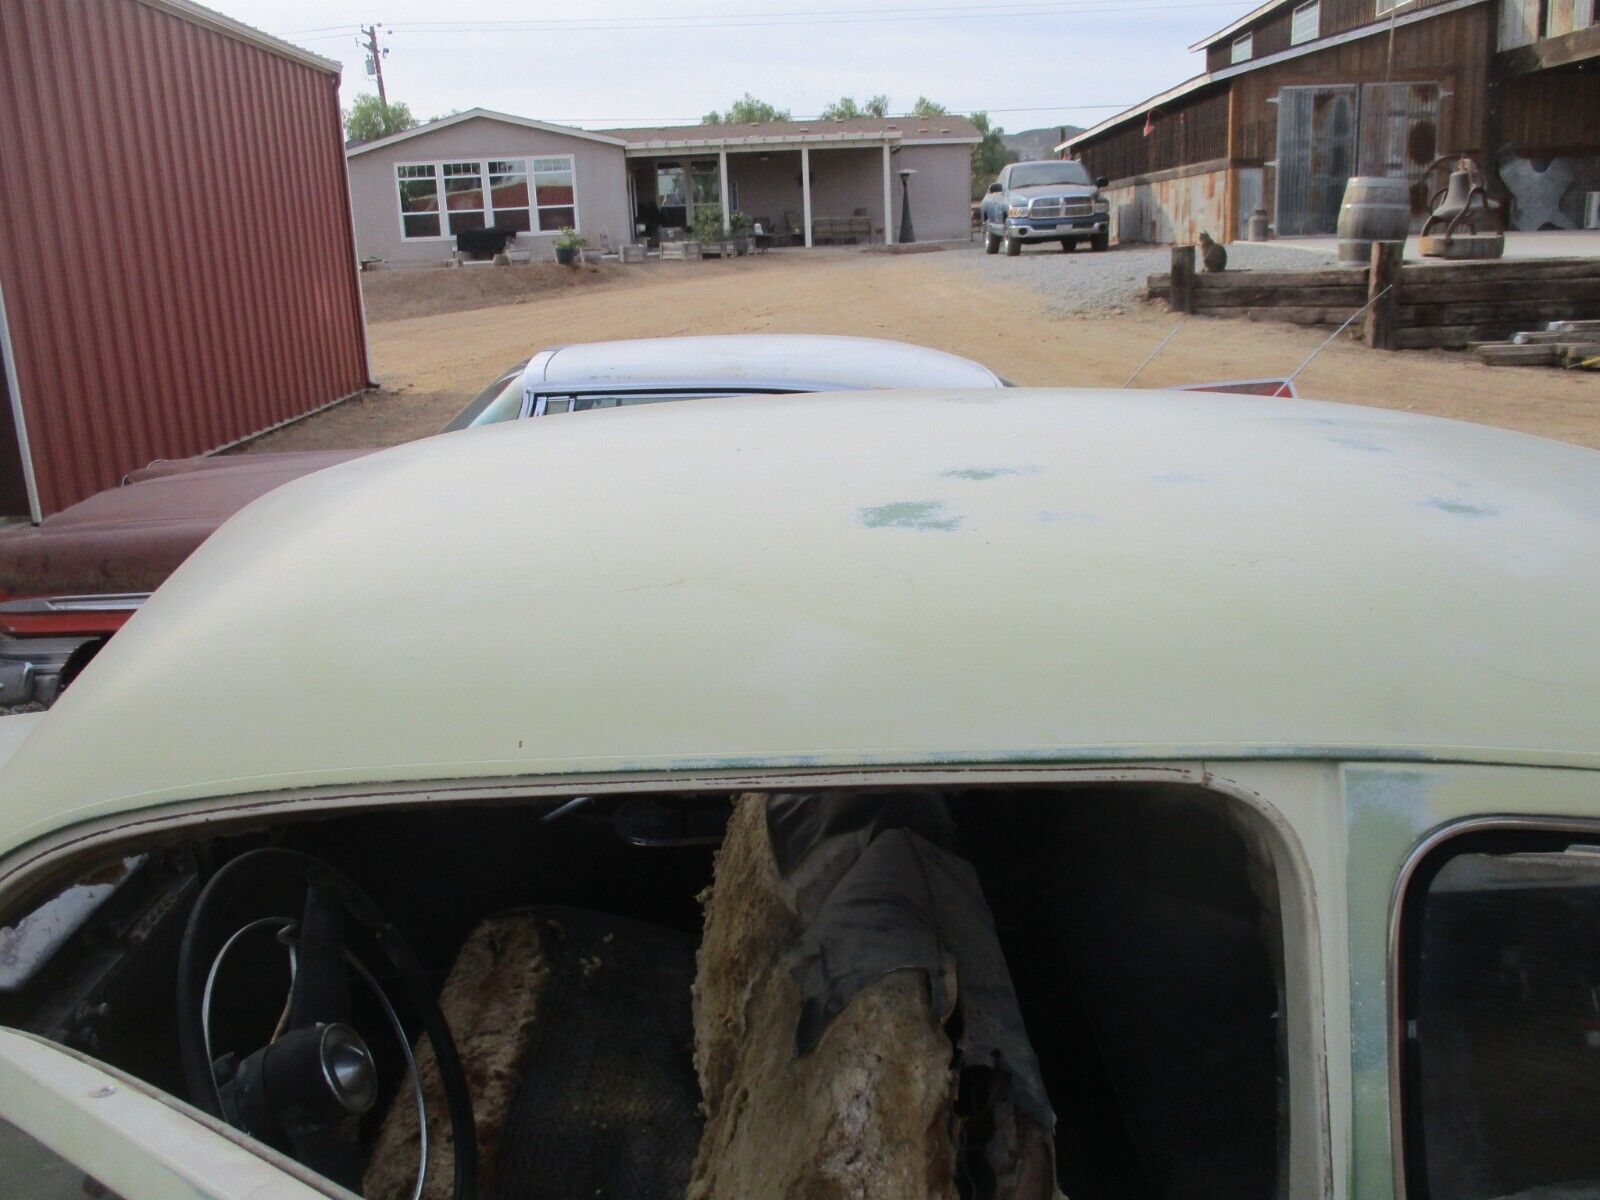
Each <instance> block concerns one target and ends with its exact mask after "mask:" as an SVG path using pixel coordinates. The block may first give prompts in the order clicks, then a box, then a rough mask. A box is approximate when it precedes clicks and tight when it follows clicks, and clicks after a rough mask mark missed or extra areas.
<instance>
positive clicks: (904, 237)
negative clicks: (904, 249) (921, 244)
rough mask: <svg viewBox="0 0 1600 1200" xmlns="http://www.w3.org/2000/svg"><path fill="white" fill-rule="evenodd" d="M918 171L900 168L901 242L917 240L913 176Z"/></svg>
mask: <svg viewBox="0 0 1600 1200" xmlns="http://www.w3.org/2000/svg"><path fill="white" fill-rule="evenodd" d="M916 173H917V172H916V170H915V169H914V168H912V167H901V168H900V238H899V240H900V242H901V244H906V243H909V242H914V241H916V240H917V231H916V230H915V229H914V228H912V225H911V188H910V183H911V177H912V176H913V175H915V174H916Z"/></svg>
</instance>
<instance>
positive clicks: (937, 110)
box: [911, 96, 950, 117]
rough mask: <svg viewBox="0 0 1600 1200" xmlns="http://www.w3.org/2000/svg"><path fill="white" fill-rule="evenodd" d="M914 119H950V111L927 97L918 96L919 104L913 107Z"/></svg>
mask: <svg viewBox="0 0 1600 1200" xmlns="http://www.w3.org/2000/svg"><path fill="white" fill-rule="evenodd" d="M911 115H912V116H913V117H948V116H949V115H950V110H949V109H948V108H946V107H945V106H944V105H942V104H935V103H934V102H933V101H932V100H929V99H928V98H927V97H926V96H918V97H917V102H916V103H915V104H913V105H912V106H911Z"/></svg>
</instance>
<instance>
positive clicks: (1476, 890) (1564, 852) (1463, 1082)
mask: <svg viewBox="0 0 1600 1200" xmlns="http://www.w3.org/2000/svg"><path fill="white" fill-rule="evenodd" d="M1449 845H1450V846H1451V849H1450V850H1449V851H1448V852H1446V853H1444V854H1442V855H1436V856H1435V857H1434V858H1433V859H1431V860H1430V861H1429V862H1428V864H1426V867H1425V869H1424V870H1422V871H1419V873H1418V875H1417V876H1416V877H1415V880H1414V883H1413V884H1412V886H1411V890H1410V897H1409V900H1408V911H1407V922H1406V925H1405V926H1404V934H1403V942H1402V945H1403V946H1404V947H1405V951H1404V957H1403V959H1402V963H1403V968H1404V973H1403V975H1402V978H1403V979H1404V980H1405V981H1406V985H1407V986H1406V1005H1407V1011H1406V1012H1405V1014H1404V1016H1405V1020H1406V1024H1405V1026H1404V1030H1405V1043H1404V1054H1403V1064H1404V1068H1405V1071H1406V1075H1405V1078H1404V1081H1403V1090H1404V1094H1405V1099H1406V1115H1407V1130H1406V1133H1407V1137H1406V1146H1405V1150H1406V1165H1407V1183H1408V1194H1409V1195H1411V1196H1412V1197H1431V1198H1432V1200H1491V1198H1493V1200H1500V1198H1507V1200H1509V1198H1511V1197H1516V1198H1517V1200H1534V1197H1538V1198H1539V1200H1566V1198H1568V1197H1579V1196H1584V1197H1591V1196H1600V833H1596V834H1595V835H1594V836H1592V837H1588V838H1585V837H1581V836H1574V835H1570V834H1567V835H1523V834H1519V835H1517V837H1516V840H1514V841H1506V840H1505V839H1504V838H1503V837H1502V838H1501V839H1498V840H1495V839H1490V840H1488V841H1484V840H1477V841H1475V842H1466V843H1461V844H1456V843H1451V844H1449Z"/></svg>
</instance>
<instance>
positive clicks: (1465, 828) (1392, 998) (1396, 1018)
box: [1385, 816, 1600, 1200]
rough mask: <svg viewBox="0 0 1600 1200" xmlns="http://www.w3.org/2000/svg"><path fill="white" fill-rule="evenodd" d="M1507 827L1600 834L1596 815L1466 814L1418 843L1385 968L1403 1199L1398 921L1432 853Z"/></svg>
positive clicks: (1395, 1149)
mask: <svg viewBox="0 0 1600 1200" xmlns="http://www.w3.org/2000/svg"><path fill="white" fill-rule="evenodd" d="M1496 830H1511V831H1514V832H1519V833H1552V834H1554V833H1577V834H1592V833H1600V820H1596V819H1593V818H1589V819H1585V818H1583V817H1509V816H1494V817H1466V818H1463V819H1461V820H1457V821H1452V822H1449V823H1448V824H1445V825H1440V826H1438V827H1437V828H1435V829H1434V830H1433V831H1432V832H1430V833H1429V834H1428V835H1427V836H1426V837H1425V838H1423V839H1422V840H1421V841H1420V842H1418V843H1417V844H1416V846H1415V847H1414V848H1413V849H1412V851H1411V853H1410V854H1409V855H1407V856H1406V860H1405V862H1403V863H1402V864H1401V865H1400V873H1399V875H1397V876H1396V877H1395V882H1394V892H1393V894H1392V895H1391V896H1390V897H1389V946H1388V960H1389V961H1388V963H1387V965H1386V971H1385V975H1386V978H1385V986H1386V987H1387V988H1388V992H1389V994H1388V996H1387V997H1386V1000H1387V1007H1388V1010H1389V1156H1390V1160H1391V1162H1392V1164H1393V1167H1394V1200H1406V1159H1405V1105H1404V1103H1403V1102H1402V1101H1403V1096H1402V1094H1401V1071H1400V1061H1401V1056H1402V1055H1403V1054H1404V1052H1405V1014H1404V1013H1403V1012H1402V1011H1401V1007H1400V969H1401V965H1402V964H1401V962H1400V933H1401V929H1400V922H1401V916H1402V910H1403V909H1404V906H1405V900H1406V893H1407V892H1408V891H1410V889H1411V880H1412V878H1413V877H1414V876H1415V875H1416V873H1417V868H1418V867H1420V866H1421V865H1422V863H1423V862H1424V860H1426V859H1427V858H1428V857H1429V856H1430V855H1432V854H1433V853H1434V852H1435V851H1437V850H1438V849H1439V848H1440V847H1441V846H1443V845H1444V844H1445V843H1446V842H1451V841H1454V840H1455V839H1456V838H1459V837H1465V836H1467V835H1468V834H1473V833H1485V832H1493V831H1496Z"/></svg>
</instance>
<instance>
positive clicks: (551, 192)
mask: <svg viewBox="0 0 1600 1200" xmlns="http://www.w3.org/2000/svg"><path fill="white" fill-rule="evenodd" d="M533 198H534V206H535V208H536V209H537V210H538V214H539V228H540V229H541V230H543V231H544V232H547V233H552V232H555V231H557V230H560V229H562V228H565V227H567V226H572V227H574V228H576V226H577V224H578V209H577V201H576V194H575V193H574V191H573V186H572V159H571V158H570V157H564V158H536V159H534V160H533Z"/></svg>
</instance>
